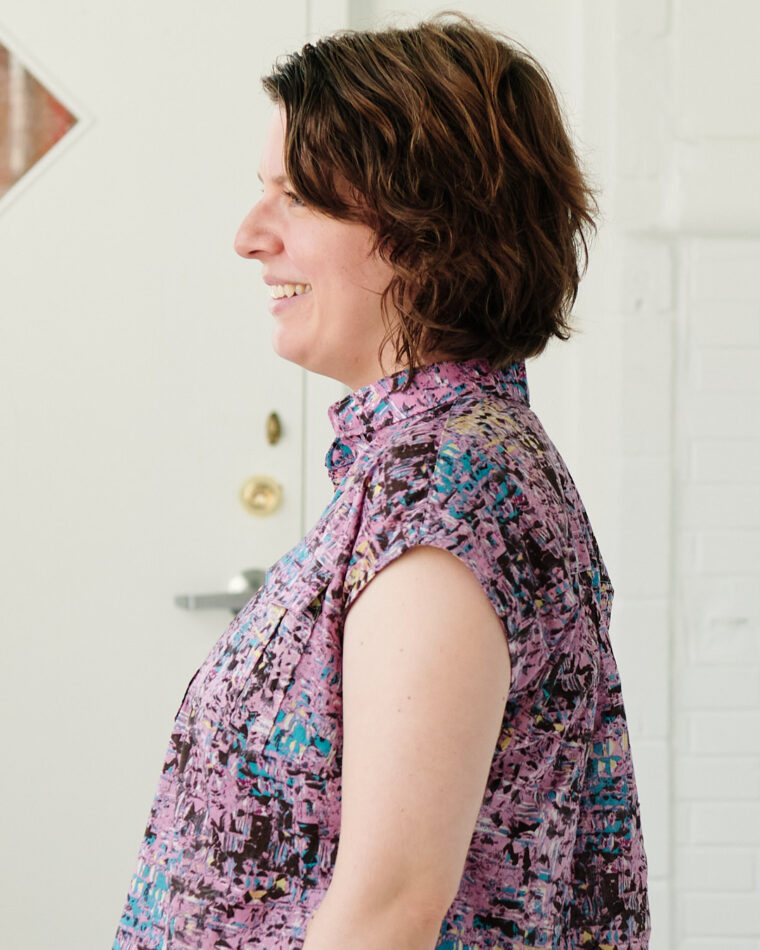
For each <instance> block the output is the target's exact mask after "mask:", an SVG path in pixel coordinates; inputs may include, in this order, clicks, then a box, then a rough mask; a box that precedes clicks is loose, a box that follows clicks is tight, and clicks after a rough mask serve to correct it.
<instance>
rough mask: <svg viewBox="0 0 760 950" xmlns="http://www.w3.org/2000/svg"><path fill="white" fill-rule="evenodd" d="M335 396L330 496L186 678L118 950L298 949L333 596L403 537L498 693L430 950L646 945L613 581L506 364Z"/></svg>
mask: <svg viewBox="0 0 760 950" xmlns="http://www.w3.org/2000/svg"><path fill="white" fill-rule="evenodd" d="M407 375H408V374H407V373H406V372H401V373H397V374H394V375H393V376H388V377H386V378H384V379H381V380H379V381H378V382H376V383H373V384H372V385H370V386H367V387H364V388H363V389H359V390H357V391H355V392H353V393H351V394H350V395H349V396H347V397H345V398H344V399H342V400H341V401H340V402H337V403H336V404H335V405H333V406H332V407H331V408H330V410H329V414H330V418H331V421H332V423H333V427H334V429H335V432H336V439H335V441H334V443H333V445H332V447H331V449H330V451H329V453H328V455H327V467H328V471H329V474H330V476H331V478H332V481H333V483H334V485H335V494H334V497H333V499H332V501H331V502H330V503H329V504H328V505H327V507H326V509H325V511H324V512H323V514H322V516H321V517H320V519H319V521H318V522H317V523H316V524H315V525H314V527H313V528H312V529H311V530H310V531H309V533H308V534H307V535H306V537H305V538H304V539H303V540H302V541H300V542H299V543H298V544H297V545H296V546H295V547H294V548H293V549H292V550H291V551H289V552H288V553H287V554H285V555H284V556H283V557H282V558H281V559H280V560H279V561H278V562H277V563H276V564H275V565H274V566H273V567H272V568H271V569H270V570H269V571H268V572H267V575H266V581H265V583H264V585H263V586H262V588H261V589H260V590H259V591H258V593H257V594H256V596H255V597H253V599H252V600H251V601H250V602H249V603H248V604H247V605H246V606H245V607H244V608H243V609H242V610H241V611H240V613H239V614H238V615H237V616H236V617H235V619H234V620H233V621H232V622H231V623H230V625H229V626H228V628H227V629H226V631H225V632H224V634H223V635H222V637H221V639H220V640H219V641H218V643H217V644H216V646H215V647H214V648H213V649H212V650H211V653H210V654H209V656H208V658H207V659H206V661H205V662H204V663H203V665H202V666H201V667H200V669H199V670H198V671H197V672H196V673H195V675H194V676H193V678H192V680H191V681H190V684H189V686H188V688H187V692H186V694H185V697H184V698H183V700H182V703H181V705H180V708H179V711H178V713H177V717H176V721H175V724H174V729H173V732H172V735H171V740H170V743H169V748H168V751H167V753H166V761H165V764H164V768H163V772H162V775H161V778H160V780H159V785H158V790H157V792H156V796H155V800H154V803H153V807H152V810H151V813H150V818H149V820H148V825H147V828H146V831H145V837H144V840H143V843H142V847H141V849H140V853H139V858H138V861H137V868H136V870H135V873H134V877H133V879H132V882H131V886H130V889H129V894H128V897H127V901H126V905H125V907H124V911H123V915H122V918H121V922H120V924H119V928H118V932H117V935H116V939H115V942H114V950H158V948H161V950H180V948H182V950H190V948H192V950H201V948H204V950H205V948H212V947H213V948H228V950H243V948H257V950H286V948H288V950H289V948H297V947H301V946H302V945H303V942H304V939H305V932H306V926H307V924H308V921H309V918H310V917H311V915H312V914H313V913H314V911H315V910H316V909H317V907H318V906H319V903H320V902H321V900H322V899H323V897H324V895H325V892H326V890H327V888H328V886H329V884H330V879H331V875H332V871H333V867H334V863H335V858H336V851H337V845H338V836H339V829H340V807H341V806H340V803H341V736H342V726H341V717H342V710H341V643H342V632H343V617H344V614H345V611H346V609H347V607H348V606H349V605H350V604H351V602H352V601H353V600H354V598H355V597H356V596H357V595H358V594H359V592H360V591H361V590H362V589H363V588H364V586H365V585H366V584H368V583H369V582H370V581H371V579H372V578H373V577H374V576H375V575H376V574H377V573H378V571H380V570H382V569H383V567H385V566H386V565H387V564H389V563H390V562H391V561H393V559H394V558H396V557H398V556H399V555H401V554H402V553H403V552H404V551H406V550H408V549H409V548H411V547H413V546H414V545H417V544H426V545H434V546H436V547H440V548H443V549H445V550H447V551H450V552H452V553H453V554H454V555H456V556H457V557H459V558H461V559H462V561H463V562H464V563H465V564H466V565H467V566H468V567H469V568H470V570H471V571H472V573H473V574H474V575H475V577H476V578H477V579H478V581H479V582H480V584H481V586H482V587H483V590H484V591H485V593H486V594H487V595H488V597H489V598H490V601H491V603H492V604H493V607H494V610H495V611H496V612H497V614H498V615H499V617H500V618H501V620H502V622H503V625H504V632H505V636H506V638H507V642H508V646H509V652H510V657H511V664H512V672H511V683H510V689H509V697H508V700H507V705H506V709H505V713H504V719H503V724H502V729H501V734H500V736H499V739H498V742H497V745H496V748H495V749H494V754H493V760H492V763H491V768H490V774H489V778H488V782H487V787H486V789H485V795H484V798H483V803H482V806H481V809H480V813H479V815H478V818H477V821H476V824H475V828H474V830H473V835H472V840H471V843H470V848H469V852H468V855H467V859H466V862H465V867H464V873H463V875H462V878H461V884H460V887H459V891H458V893H457V895H456V898H455V899H454V901H453V903H452V904H451V906H450V908H449V910H448V912H447V914H446V916H445V918H444V920H443V923H442V926H441V931H440V936H439V938H438V943H437V947H438V948H439V950H485V948H493V950H496V948H501V950H518V948H519V950H523V948H527V947H531V948H553V950H575V948H579V950H613V948H614V950H623V948H625V950H644V948H646V947H647V946H648V935H649V909H648V901H647V884H646V878H647V874H646V869H647V865H646V857H645V853H644V847H643V842H642V835H641V825H640V819H639V805H638V799H637V793H636V783H635V778H634V771H633V765H632V762H631V754H630V747H629V739H628V731H627V727H626V719H625V713H624V708H623V701H622V695H621V690H620V680H619V677H618V671H617V667H616V664H615V660H614V658H613V654H612V650H611V647H610V641H609V638H608V624H609V616H610V606H611V600H612V594H613V590H612V586H611V584H610V580H609V577H608V575H607V572H606V570H605V566H604V563H603V561H602V558H601V555H600V553H599V550H598V547H597V544H596V541H595V538H594V534H593V532H592V530H591V526H590V524H589V521H588V518H587V515H586V512H585V509H584V507H583V504H582V502H581V499H580V497H579V496H578V492H577V490H576V488H575V485H574V483H573V480H572V478H571V477H570V475H569V473H568V471H567V468H566V467H565V464H564V462H563V461H562V459H561V457H560V455H559V453H558V452H557V450H556V448H555V447H554V445H553V444H552V442H551V441H550V440H549V438H548V437H547V435H546V433H545V432H544V430H543V428H542V426H541V424H540V422H539V421H538V419H537V417H536V416H535V415H534V413H533V412H532V410H531V409H530V407H529V399H528V388H527V383H526V378H525V366H524V364H523V363H514V364H513V365H512V366H510V367H509V368H508V369H507V370H493V369H492V368H491V367H490V366H489V364H488V363H486V362H485V361H482V360H463V361H452V362H441V363H434V364H431V365H428V366H425V367H422V368H421V369H420V370H419V371H418V372H417V374H416V375H415V377H414V378H413V380H412V383H411V385H410V386H409V388H408V389H407V390H406V391H402V389H401V385H402V384H403V383H404V382H405V380H406V378H407Z"/></svg>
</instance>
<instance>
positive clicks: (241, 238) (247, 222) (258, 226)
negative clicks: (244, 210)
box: [233, 201, 282, 260]
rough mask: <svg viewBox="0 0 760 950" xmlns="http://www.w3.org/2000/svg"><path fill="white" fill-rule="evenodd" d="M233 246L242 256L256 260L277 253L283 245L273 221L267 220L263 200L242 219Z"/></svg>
mask: <svg viewBox="0 0 760 950" xmlns="http://www.w3.org/2000/svg"><path fill="white" fill-rule="evenodd" d="M233 247H234V248H235V253H237V254H239V255H240V256H241V257H246V258H252V259H254V260H258V259H260V258H261V257H262V256H264V255H266V254H275V253H277V251H278V249H279V248H281V247H282V242H281V241H280V238H279V237H278V235H277V233H276V231H275V230H274V228H273V225H272V222H271V221H269V220H267V215H266V212H265V210H264V207H263V202H262V201H259V202H257V204H255V205H254V206H253V207H252V208H251V210H250V211H249V212H248V214H247V215H246V216H245V217H244V218H243V220H242V221H241V223H240V227H239V228H238V230H237V234H236V235H235V240H234V242H233Z"/></svg>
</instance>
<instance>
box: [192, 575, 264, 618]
mask: <svg viewBox="0 0 760 950" xmlns="http://www.w3.org/2000/svg"><path fill="white" fill-rule="evenodd" d="M265 577H266V571H262V570H260V569H259V568H250V569H249V570H246V571H241V572H240V573H239V574H236V575H235V576H234V577H233V578H232V580H231V581H230V583H229V585H228V586H229V589H228V590H226V591H224V592H222V593H218V594H176V595H175V597H174V605H175V606H176V607H182V608H183V609H184V610H213V609H218V608H223V609H224V608H226V609H227V610H231V611H232V613H233V614H237V613H238V612H239V611H240V610H242V608H243V607H245V605H246V604H247V603H248V601H249V600H250V599H251V597H253V595H254V594H255V593H256V591H257V590H258V589H259V587H261V585H262V584H263V583H264V578H265Z"/></svg>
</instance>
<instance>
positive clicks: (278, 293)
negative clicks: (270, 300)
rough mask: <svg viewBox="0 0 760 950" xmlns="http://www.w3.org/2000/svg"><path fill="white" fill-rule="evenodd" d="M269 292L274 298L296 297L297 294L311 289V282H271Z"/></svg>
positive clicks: (305, 292)
mask: <svg viewBox="0 0 760 950" xmlns="http://www.w3.org/2000/svg"><path fill="white" fill-rule="evenodd" d="M269 290H270V293H271V294H272V297H274V299H275V300H279V299H280V297H297V296H298V295H299V294H307V293H308V292H309V291H310V290H311V284H273V285H272V286H271V287H270V288H269Z"/></svg>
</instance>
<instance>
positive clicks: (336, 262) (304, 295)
mask: <svg viewBox="0 0 760 950" xmlns="http://www.w3.org/2000/svg"><path fill="white" fill-rule="evenodd" d="M284 137H285V113H284V111H283V110H282V109H281V108H277V109H275V111H274V114H273V115H272V120H271V122H270V125H269V130H268V132H267V137H266V141H265V144H264V149H263V152H262V155H261V164H260V169H259V178H260V179H261V182H262V195H261V198H260V199H259V201H258V202H257V203H256V204H255V205H254V206H253V208H252V209H251V210H250V211H249V212H248V214H247V215H246V217H245V218H244V220H243V222H242V224H241V225H240V228H239V229H238V233H237V235H236V237H235V250H236V251H237V253H238V254H240V256H241V257H248V258H254V259H255V260H258V261H261V264H262V277H263V279H264V283H265V284H267V285H269V290H270V293H271V299H270V302H269V311H270V313H271V314H272V316H273V317H274V330H273V331H272V345H273V347H274V349H275V352H276V353H278V354H279V355H280V356H281V357H283V358H284V359H286V360H290V361H291V362H293V363H298V364H299V365H300V366H303V367H305V368H306V369H308V370H311V371H312V372H314V373H320V374H322V375H324V376H330V377H332V378H333V379H338V380H340V381H341V382H343V383H346V385H348V386H349V387H351V388H352V389H356V388H358V387H360V386H365V385H367V384H369V383H371V382H375V381H376V380H377V379H380V378H381V377H382V376H384V375H386V373H391V372H395V371H396V370H397V369H400V368H401V367H400V366H397V365H395V362H394V361H393V358H392V356H391V357H390V359H389V358H388V357H387V353H388V351H386V353H385V354H384V355H385V356H386V359H385V360H384V363H385V367H382V366H381V365H380V363H379V361H378V356H377V353H378V347H379V345H380V341H381V340H382V338H383V336H384V335H385V329H384V326H383V322H382V316H381V309H380V295H381V294H382V292H383V290H385V288H386V287H387V285H388V283H389V281H390V279H391V277H392V275H393V271H392V268H391V266H390V265H389V264H387V263H385V262H384V261H382V260H381V259H380V257H379V256H378V255H376V254H371V253H370V252H371V248H372V239H373V233H372V231H371V229H370V228H368V227H367V226H366V225H363V224H358V223H356V222H353V221H338V220H336V219H335V218H330V217H327V215H324V214H320V213H319V212H317V211H314V210H312V209H311V208H309V207H308V206H305V205H303V204H301V203H300V202H299V201H298V199H296V198H295V197H294V196H293V195H292V193H291V191H290V184H289V182H288V181H287V178H286V176H285V166H284V159H283V143H284ZM389 350H390V348H389ZM391 353H392V350H391ZM391 363H393V365H390V364H391Z"/></svg>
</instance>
